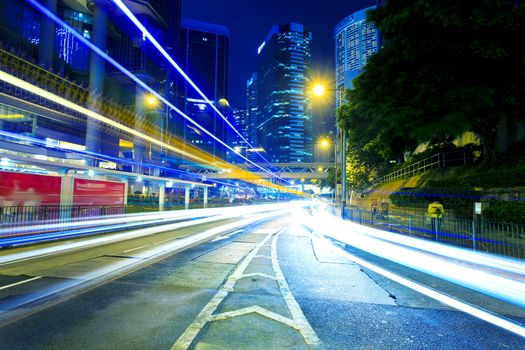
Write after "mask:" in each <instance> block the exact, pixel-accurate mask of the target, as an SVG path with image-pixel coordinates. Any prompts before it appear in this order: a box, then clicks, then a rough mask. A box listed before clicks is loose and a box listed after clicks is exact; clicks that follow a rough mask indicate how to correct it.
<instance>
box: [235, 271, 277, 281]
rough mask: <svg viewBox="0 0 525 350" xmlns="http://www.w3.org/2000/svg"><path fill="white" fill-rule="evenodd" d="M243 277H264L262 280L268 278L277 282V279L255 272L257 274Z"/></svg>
mask: <svg viewBox="0 0 525 350" xmlns="http://www.w3.org/2000/svg"><path fill="white" fill-rule="evenodd" d="M242 277H262V278H268V279H270V280H274V281H277V278H275V277H273V276H270V275H267V274H265V273H260V272H255V273H248V274H246V275H243V276H242Z"/></svg>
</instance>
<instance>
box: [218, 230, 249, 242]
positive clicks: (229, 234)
mask: <svg viewBox="0 0 525 350" xmlns="http://www.w3.org/2000/svg"><path fill="white" fill-rule="evenodd" d="M241 232H244V230H237V231H234V232H232V233H228V234H227V235H224V236H220V237H217V238H215V239H213V240H212V242H216V241H222V240H223V239H227V238H230V237H231V236H233V235H235V234H237V233H241Z"/></svg>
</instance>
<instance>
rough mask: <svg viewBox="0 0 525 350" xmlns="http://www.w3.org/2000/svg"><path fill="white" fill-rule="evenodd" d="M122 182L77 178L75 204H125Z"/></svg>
mask: <svg viewBox="0 0 525 350" xmlns="http://www.w3.org/2000/svg"><path fill="white" fill-rule="evenodd" d="M124 191H125V184H124V183H122V182H111V181H100V180H88V179H75V181H74V185H73V205H124V197H125V195H126V194H125V192H124Z"/></svg>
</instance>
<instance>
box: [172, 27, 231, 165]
mask: <svg viewBox="0 0 525 350" xmlns="http://www.w3.org/2000/svg"><path fill="white" fill-rule="evenodd" d="M181 27H182V29H181V30H182V35H181V40H182V44H183V48H184V58H183V60H182V62H181V64H182V67H183V69H184V70H185V71H186V72H188V75H189V76H190V77H191V78H192V80H193V81H194V82H195V83H196V84H197V85H198V86H199V88H200V90H201V91H202V92H204V94H205V95H206V96H207V97H208V98H209V99H210V101H212V102H213V103H214V104H215V105H216V106H217V107H218V108H219V109H221V110H224V111H225V112H226V113H228V111H229V112H230V114H231V111H230V110H229V103H228V55H229V41H230V39H229V30H228V28H226V27H225V26H222V25H217V24H212V23H206V22H200V21H194V20H189V19H182V26H181ZM185 96H186V108H185V110H186V112H187V113H188V115H189V116H190V117H192V118H194V119H195V120H196V121H197V122H198V123H200V124H201V125H202V126H204V127H205V128H206V129H207V130H208V131H210V132H211V133H213V134H214V135H215V136H217V137H219V138H220V139H222V140H226V137H227V134H226V132H227V125H226V123H225V121H224V120H223V119H222V118H221V116H220V115H218V113H217V112H215V111H214V109H213V108H211V107H210V106H208V105H206V104H205V101H204V100H203V98H202V96H200V95H199V94H198V93H197V92H196V91H195V90H194V88H193V87H191V86H190V85H189V84H186V85H185ZM223 114H224V113H223ZM225 116H226V115H225ZM183 125H184V129H183V130H182V134H183V136H184V138H185V139H186V141H187V142H190V143H193V144H196V145H197V146H199V147H201V148H203V149H204V150H206V151H208V152H210V153H212V154H214V155H215V156H217V157H220V158H222V157H223V156H224V154H225V153H224V148H223V146H221V145H218V144H217V142H216V141H214V140H213V139H211V138H210V137H208V136H206V135H204V134H203V133H202V131H198V130H196V129H195V127H193V126H192V125H191V124H190V123H189V122H187V121H184V122H183Z"/></svg>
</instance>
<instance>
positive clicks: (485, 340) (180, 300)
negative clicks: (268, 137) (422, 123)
mask: <svg viewBox="0 0 525 350" xmlns="http://www.w3.org/2000/svg"><path fill="white" fill-rule="evenodd" d="M235 221H236V220H235V219H231V220H226V221H222V222H218V223H209V224H205V225H198V226H193V227H188V228H183V229H180V230H176V231H172V232H165V233H161V234H156V235H151V236H146V237H140V238H136V239H131V240H126V241H122V242H118V243H111V244H107V245H101V246H95V247H90V248H87V249H83V250H78V251H72V252H67V253H64V254H58V255H53V256H47V257H43V258H38V259H32V260H27V261H20V262H16V263H13V264H8V265H3V266H0V274H1V275H0V317H2V320H3V321H2V323H1V324H0V348H1V349H13V350H14V349H188V348H189V349H525V338H521V337H519V336H516V335H514V334H512V333H509V332H507V331H505V330H503V329H500V328H498V327H496V326H492V325H490V324H488V323H485V322H483V321H481V320H479V319H477V318H474V317H472V316H469V315H467V314H465V313H462V312H459V311H455V310H453V309H451V308H449V307H447V306H445V305H443V304H440V303H439V302H437V301H434V300H432V299H430V298H428V297H425V296H422V295H420V294H418V293H416V292H414V291H411V290H409V289H408V288H405V287H402V286H400V285H398V284H396V283H395V282H392V281H389V280H387V279H386V278H384V277H381V276H379V275H376V274H374V273H373V272H371V271H368V270H366V269H363V268H362V267H360V266H359V265H356V264H355V263H353V262H352V261H349V260H347V259H345V258H343V257H341V256H339V255H337V254H335V253H334V252H333V251H332V250H331V249H329V248H327V247H326V245H325V244H323V243H322V242H321V241H320V239H319V238H316V237H315V236H313V235H312V234H311V233H310V232H308V231H307V230H306V229H304V228H303V227H302V226H300V225H298V224H297V223H296V222H293V221H294V220H293V217H292V216H290V215H286V216H284V217H283V216H281V217H274V218H270V219H266V220H264V221H259V222H257V223H254V224H250V225H248V226H246V227H243V228H236V229H231V230H225V232H224V233H223V234H222V236H218V237H217V238H215V239H213V240H211V241H209V242H206V243H204V244H200V245H198V246H195V247H192V248H189V249H187V250H184V251H182V252H178V253H176V254H167V253H165V254H164V255H162V256H160V257H161V258H162V259H160V257H159V259H149V260H148V259H144V258H143V257H144V254H145V252H148V251H151V250H152V249H159V248H161V247H163V246H166V245H169V244H172V243H173V242H177V241H179V240H182V239H184V238H185V237H191V236H192V235H195V234H197V233H201V232H204V231H206V230H210V229H213V228H215V227H217V226H221V225H226V224H231V223H235ZM86 239H88V238H86ZM62 243H63V242H62ZM58 244H60V242H55V243H51V244H47V245H39V246H38V247H39V248H42V247H46V246H55V245H58ZM31 249H34V248H30V247H25V248H17V249H11V250H7V251H2V252H1V253H0V255H6V254H13V253H15V252H18V251H28V250H31ZM345 249H347V250H348V251H351V252H352V253H354V254H359V255H360V257H362V258H366V259H367V260H368V261H371V262H374V263H377V264H381V265H382V266H383V267H386V268H389V269H391V270H393V271H396V272H397V273H403V274H405V275H407V276H409V277H410V278H412V279H414V280H418V281H420V282H422V283H426V284H429V285H432V286H433V287H434V288H440V289H443V290H445V291H446V292H447V293H449V294H453V295H455V296H457V297H462V296H465V297H466V298H467V299H468V301H469V302H472V303H479V304H482V305H483V304H486V303H491V305H492V307H493V309H497V310H499V311H501V312H502V313H503V314H505V315H506V316H508V317H511V318H513V319H514V320H517V321H521V322H523V323H525V318H524V317H523V316H525V312H524V310H522V309H519V308H517V307H512V306H509V305H503V304H499V303H498V302H497V301H494V300H492V299H490V298H486V297H484V296H480V295H476V294H475V293H471V292H469V291H468V290H464V289H462V288H460V287H458V286H454V285H451V284H449V283H448V284H447V283H445V282H443V281H440V280H438V279H434V278H431V277H428V276H424V275H423V274H418V273H417V272H415V271H412V270H409V269H406V268H405V269H404V268H403V267H402V266H397V265H395V264H392V263H389V262H387V261H383V260H381V259H378V258H376V257H373V256H369V255H367V254H366V253H364V252H359V251H356V250H355V249H352V248H351V247H345ZM129 261H138V263H137V264H136V265H133V266H132V268H127V269H117V270H115V271H116V272H113V273H111V274H109V275H108V276H106V277H104V278H99V279H95V280H91V279H88V278H87V277H86V276H92V273H93V271H106V270H107V269H109V268H113V267H115V268H120V267H121V266H128V265H126V263H127V262H129ZM88 282H91V283H88ZM17 283H19V284H17ZM72 285H74V287H70V286H72ZM57 286H63V288H62V289H59V288H57ZM44 292H47V294H46V295H44Z"/></svg>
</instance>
